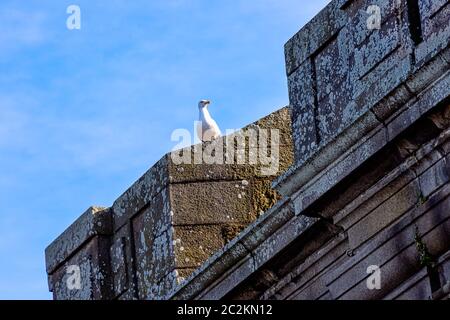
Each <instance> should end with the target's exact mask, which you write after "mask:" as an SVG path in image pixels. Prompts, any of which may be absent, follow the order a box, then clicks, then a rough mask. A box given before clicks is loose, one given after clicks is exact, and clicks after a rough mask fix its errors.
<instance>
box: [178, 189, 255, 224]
mask: <svg viewBox="0 0 450 320" xmlns="http://www.w3.org/2000/svg"><path fill="white" fill-rule="evenodd" d="M251 192H252V186H251V183H250V182H249V181H247V180H241V181H221V182H214V183H212V182H202V183H190V184H175V185H172V186H171V198H172V209H173V211H174V212H175V213H176V214H174V216H173V222H174V224H177V225H180V224H204V223H233V222H248V223H249V222H251V221H253V220H254V219H255V218H256V215H255V213H254V212H253V210H252V207H251V203H252V201H251V197H252V194H251Z"/></svg>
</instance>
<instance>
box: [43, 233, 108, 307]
mask: <svg viewBox="0 0 450 320" xmlns="http://www.w3.org/2000/svg"><path fill="white" fill-rule="evenodd" d="M108 249H109V241H108V239H107V238H106V237H105V236H95V237H93V238H91V240H90V241H89V242H88V243H87V244H86V245H85V246H84V247H83V249H82V250H80V251H78V252H77V253H76V254H75V255H74V256H72V257H70V258H69V259H68V260H67V261H65V262H64V264H63V265H61V266H60V267H59V268H58V269H56V270H55V271H54V272H53V273H52V274H51V275H50V277H51V282H52V283H53V288H52V289H53V298H54V299H55V300H98V299H110V298H111V297H112V285H111V276H110V273H109V270H110V269H109V267H110V266H109V252H108ZM78 276H79V278H78ZM78 279H79V281H78Z"/></svg>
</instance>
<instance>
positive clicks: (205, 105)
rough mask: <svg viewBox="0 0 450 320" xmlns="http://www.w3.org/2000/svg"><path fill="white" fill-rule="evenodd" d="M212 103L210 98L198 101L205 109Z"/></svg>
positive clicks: (200, 106)
mask: <svg viewBox="0 0 450 320" xmlns="http://www.w3.org/2000/svg"><path fill="white" fill-rule="evenodd" d="M210 103H211V101H209V100H201V101H200V102H199V103H198V108H199V109H203V108H205V107H207V106H208V105H209V104H210Z"/></svg>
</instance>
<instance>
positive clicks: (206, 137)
mask: <svg viewBox="0 0 450 320" xmlns="http://www.w3.org/2000/svg"><path fill="white" fill-rule="evenodd" d="M210 103H211V101H209V100H201V101H200V102H199V103H198V111H199V117H198V121H199V122H198V123H197V135H198V137H199V139H200V140H201V141H203V142H206V141H213V140H216V139H217V138H219V137H220V135H221V132H220V129H219V126H218V125H217V123H216V121H214V119H213V118H211V115H210V114H209V111H208V105H209V104H210Z"/></svg>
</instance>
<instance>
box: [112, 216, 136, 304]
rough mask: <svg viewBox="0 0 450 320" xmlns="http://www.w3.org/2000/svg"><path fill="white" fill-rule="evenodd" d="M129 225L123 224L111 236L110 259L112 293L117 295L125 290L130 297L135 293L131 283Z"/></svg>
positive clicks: (131, 262)
mask: <svg viewBox="0 0 450 320" xmlns="http://www.w3.org/2000/svg"><path fill="white" fill-rule="evenodd" d="M130 238H131V235H130V230H129V225H125V226H123V227H122V228H121V229H119V230H118V231H117V232H116V233H115V234H114V236H113V239H112V243H111V248H110V259H111V275H112V282H113V289H114V295H115V296H116V297H119V296H121V295H123V294H124V293H125V292H127V293H128V294H127V296H129V297H131V296H134V294H135V288H134V283H133V277H134V275H133V270H132V265H133V254H132V249H131V239H130Z"/></svg>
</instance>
